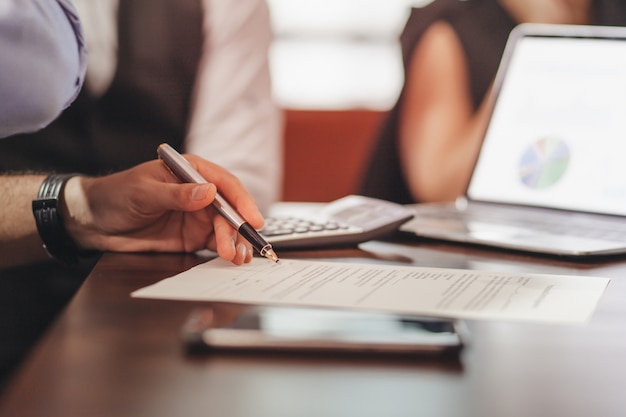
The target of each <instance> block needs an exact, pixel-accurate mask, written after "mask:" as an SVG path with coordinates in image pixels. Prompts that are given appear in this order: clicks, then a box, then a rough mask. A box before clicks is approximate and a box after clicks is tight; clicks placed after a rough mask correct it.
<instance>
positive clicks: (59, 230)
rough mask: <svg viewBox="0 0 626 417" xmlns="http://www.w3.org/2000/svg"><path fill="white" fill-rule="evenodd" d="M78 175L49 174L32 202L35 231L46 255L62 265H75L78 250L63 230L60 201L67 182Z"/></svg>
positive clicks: (77, 260) (77, 259) (77, 258)
mask: <svg viewBox="0 0 626 417" xmlns="http://www.w3.org/2000/svg"><path fill="white" fill-rule="evenodd" d="M77 175H78V174H51V175H49V176H48V177H47V178H46V179H45V180H44V181H43V183H42V184H41V187H39V194H38V195H37V199H35V200H33V214H34V216H35V222H36V224H37V231H38V232H39V236H40V237H41V240H42V241H43V244H44V248H45V249H46V251H47V252H48V254H49V255H50V256H51V257H52V258H54V259H56V260H57V261H59V262H61V263H62V264H64V265H77V264H78V262H79V250H78V248H77V247H76V244H75V243H74V241H73V240H72V239H71V238H70V236H69V235H68V234H67V231H66V230H65V226H64V223H63V215H62V207H61V204H62V202H61V199H62V197H63V189H64V188H65V184H66V183H67V181H68V180H69V179H70V178H72V177H75V176H77Z"/></svg>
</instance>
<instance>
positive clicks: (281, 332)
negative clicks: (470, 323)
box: [182, 306, 464, 355]
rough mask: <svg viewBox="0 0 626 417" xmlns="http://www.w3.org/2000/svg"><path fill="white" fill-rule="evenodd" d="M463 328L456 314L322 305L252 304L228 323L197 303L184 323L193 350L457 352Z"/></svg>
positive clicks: (367, 352)
mask: <svg viewBox="0 0 626 417" xmlns="http://www.w3.org/2000/svg"><path fill="white" fill-rule="evenodd" d="M462 334H464V331H461V323H460V322H458V321H455V320H444V319H432V318H423V317H414V316H402V315H397V314H388V313H378V312H364V311H351V310H338V309H322V308H299V307H298V308H291V307H274V306H271V307H262V306H261V307H250V308H248V309H246V310H244V311H243V312H242V313H241V314H240V315H239V316H238V317H237V318H236V319H235V320H234V321H233V322H231V323H230V324H229V325H225V326H221V325H220V326H217V325H214V315H213V310H212V309H210V308H205V309H199V310H196V311H194V312H193V313H192V315H191V316H190V317H189V319H188V321H187V322H186V323H185V325H184V326H183V330H182V335H183V339H184V342H185V345H186V346H187V348H189V349H190V350H195V351H197V350H221V351H224V350H227V351H293V352H337V353H340V352H344V353H361V354H410V355H450V354H457V353H458V352H459V351H460V350H461V349H462V347H463V345H464V337H463V336H462Z"/></svg>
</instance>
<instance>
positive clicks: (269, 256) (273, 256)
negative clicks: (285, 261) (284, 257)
mask: <svg viewBox="0 0 626 417" xmlns="http://www.w3.org/2000/svg"><path fill="white" fill-rule="evenodd" d="M263 256H265V257H266V258H267V259H269V260H271V261H274V262H276V263H277V264H278V263H280V259H278V255H276V252H274V249H271V248H270V249H268V250H266V251H265V253H264V254H263Z"/></svg>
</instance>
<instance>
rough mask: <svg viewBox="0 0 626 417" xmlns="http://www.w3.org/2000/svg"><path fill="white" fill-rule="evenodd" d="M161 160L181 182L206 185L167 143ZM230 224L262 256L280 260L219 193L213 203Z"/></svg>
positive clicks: (161, 148) (158, 149) (202, 178)
mask: <svg viewBox="0 0 626 417" xmlns="http://www.w3.org/2000/svg"><path fill="white" fill-rule="evenodd" d="M157 154H158V155H159V159H161V161H163V163H164V164H165V166H167V167H168V168H169V170H170V171H171V172H172V173H173V174H174V175H175V176H176V177H177V178H178V179H179V180H180V181H181V182H191V183H198V184H206V183H207V180H206V179H205V178H204V177H203V176H202V175H200V173H199V172H198V171H196V169H195V168H194V167H193V166H192V165H191V164H190V163H189V161H187V160H186V159H185V158H184V157H183V156H182V155H181V154H179V153H178V152H177V151H176V150H175V149H174V148H172V147H171V146H170V145H168V144H167V143H162V144H160V145H159V147H158V148H157ZM211 205H212V206H213V207H215V209H216V210H217V211H218V213H219V214H221V215H222V216H223V217H224V218H225V219H226V220H228V223H230V224H231V226H233V227H234V228H235V229H236V230H237V231H238V232H239V234H241V236H243V237H244V238H245V239H246V240H247V241H248V242H250V243H251V244H252V246H253V247H254V248H255V249H256V250H258V251H259V253H260V254H261V256H264V257H266V258H267V259H270V260H272V261H274V262H276V263H278V261H279V259H278V256H277V255H276V252H274V249H272V245H270V244H269V243H268V242H267V241H265V239H263V237H262V236H261V235H260V234H259V233H258V232H257V231H256V230H255V229H254V227H252V226H251V225H250V223H248V222H247V221H245V220H244V219H243V218H242V217H241V215H240V214H239V213H237V211H235V209H234V208H233V207H232V206H231V205H230V204H229V203H228V201H226V200H225V199H224V197H222V196H221V195H220V194H219V193H217V194H215V199H214V200H213V203H211Z"/></svg>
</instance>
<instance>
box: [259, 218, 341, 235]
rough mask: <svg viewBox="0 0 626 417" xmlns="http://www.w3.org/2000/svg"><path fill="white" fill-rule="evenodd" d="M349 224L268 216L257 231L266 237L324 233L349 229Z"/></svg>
mask: <svg viewBox="0 0 626 417" xmlns="http://www.w3.org/2000/svg"><path fill="white" fill-rule="evenodd" d="M349 229H350V226H349V225H346V224H343V223H339V222H335V221H326V222H324V221H320V222H318V221H313V220H306V219H298V218H295V217H283V218H277V217H270V218H266V219H265V226H264V227H263V229H261V230H260V231H259V232H260V233H261V234H262V235H263V236H266V237H273V236H284V235H298V234H305V233H324V232H332V231H339V230H349Z"/></svg>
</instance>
